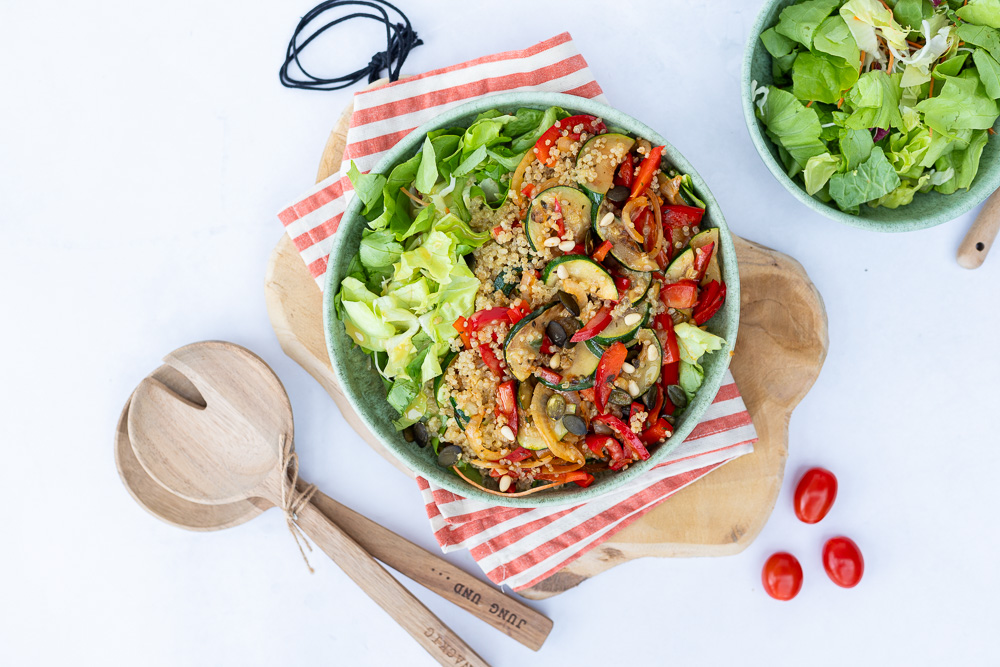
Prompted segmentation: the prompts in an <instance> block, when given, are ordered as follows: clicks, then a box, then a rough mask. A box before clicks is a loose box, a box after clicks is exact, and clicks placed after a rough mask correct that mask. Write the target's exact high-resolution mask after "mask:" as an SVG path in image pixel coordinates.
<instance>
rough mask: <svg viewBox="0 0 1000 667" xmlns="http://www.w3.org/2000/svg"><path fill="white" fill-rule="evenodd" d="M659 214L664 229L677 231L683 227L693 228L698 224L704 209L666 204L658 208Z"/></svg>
mask: <svg viewBox="0 0 1000 667" xmlns="http://www.w3.org/2000/svg"><path fill="white" fill-rule="evenodd" d="M660 214H661V216H662V218H663V225H664V226H665V227H670V228H675V229H679V228H681V227H685V226H686V227H694V226H695V225H697V224H698V223H700V222H701V218H702V216H703V215H705V209H703V208H696V207H694V206H683V205H681V204H667V205H665V206H661V207H660Z"/></svg>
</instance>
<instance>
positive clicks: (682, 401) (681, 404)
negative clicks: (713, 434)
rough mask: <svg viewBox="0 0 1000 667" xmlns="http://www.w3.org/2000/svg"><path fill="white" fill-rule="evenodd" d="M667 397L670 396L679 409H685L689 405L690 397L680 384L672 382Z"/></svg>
mask: <svg viewBox="0 0 1000 667" xmlns="http://www.w3.org/2000/svg"><path fill="white" fill-rule="evenodd" d="M667 398H669V399H670V402H671V403H673V404H674V406H675V407H676V408H677V409H679V410H683V409H684V408H685V407H687V404H688V397H687V394H685V393H684V390H683V389H681V387H680V385H676V384H672V385H670V386H669V387H667Z"/></svg>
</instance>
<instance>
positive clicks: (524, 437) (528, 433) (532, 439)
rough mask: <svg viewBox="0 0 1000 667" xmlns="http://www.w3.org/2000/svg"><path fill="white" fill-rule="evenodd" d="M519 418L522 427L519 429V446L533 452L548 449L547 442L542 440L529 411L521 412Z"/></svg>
mask: <svg viewBox="0 0 1000 667" xmlns="http://www.w3.org/2000/svg"><path fill="white" fill-rule="evenodd" d="M518 418H519V419H520V426H518V429H517V444H519V445H521V446H522V447H524V448H525V449H530V450H531V451H533V452H537V451H538V450H540V449H545V448H546V447H548V445H547V444H546V443H545V441H544V440H542V434H541V433H539V432H538V429H537V428H535V425H534V424H532V423H531V419H530V418H529V417H528V413H527V411H525V410H519V413H518Z"/></svg>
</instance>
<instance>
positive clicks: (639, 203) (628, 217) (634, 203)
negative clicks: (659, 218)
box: [622, 196, 649, 243]
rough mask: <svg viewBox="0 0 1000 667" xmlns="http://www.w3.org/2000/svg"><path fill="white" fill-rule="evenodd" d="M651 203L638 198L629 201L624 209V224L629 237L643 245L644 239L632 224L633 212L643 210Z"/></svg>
mask: <svg viewBox="0 0 1000 667" xmlns="http://www.w3.org/2000/svg"><path fill="white" fill-rule="evenodd" d="M648 203H649V200H648V199H646V198H645V197H642V196H640V197H636V198H634V199H629V200H628V202H627V203H626V204H625V208H623V209H622V222H623V223H624V224H625V231H627V232H628V234H629V236H631V237H632V240H633V241H635V242H636V243H642V241H643V238H642V234H640V233H639V232H638V231H636V229H635V224H634V223H633V222H632V211H634V210H636V209H641V208H642V207H643V206H645V205H646V204H648Z"/></svg>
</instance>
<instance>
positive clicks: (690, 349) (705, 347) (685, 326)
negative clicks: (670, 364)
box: [674, 322, 726, 364]
mask: <svg viewBox="0 0 1000 667" xmlns="http://www.w3.org/2000/svg"><path fill="white" fill-rule="evenodd" d="M674 333H676V334H677V347H678V348H679V349H680V353H681V361H686V362H688V363H689V364H697V363H698V361H699V360H700V359H701V358H702V356H704V355H705V354H707V353H709V352H715V351H716V350H721V349H722V346H723V345H724V344H725V342H726V341H725V340H724V339H722V338H720V337H719V336H716V335H715V334H712V333H709V332H707V331H705V330H703V329H699V328H698V327H696V326H694V325H692V324H689V323H687V322H681V323H680V324H678V325H676V326H674Z"/></svg>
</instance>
